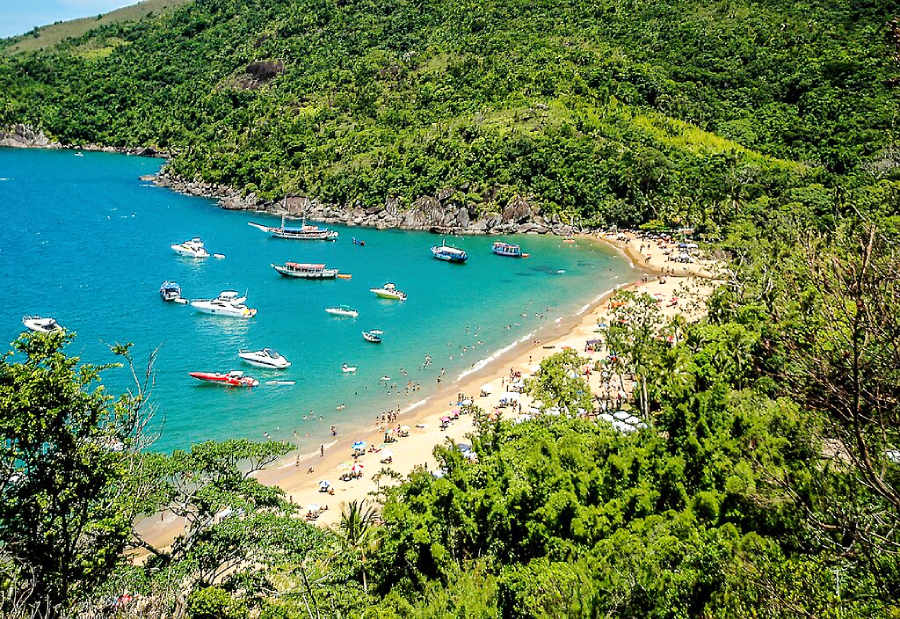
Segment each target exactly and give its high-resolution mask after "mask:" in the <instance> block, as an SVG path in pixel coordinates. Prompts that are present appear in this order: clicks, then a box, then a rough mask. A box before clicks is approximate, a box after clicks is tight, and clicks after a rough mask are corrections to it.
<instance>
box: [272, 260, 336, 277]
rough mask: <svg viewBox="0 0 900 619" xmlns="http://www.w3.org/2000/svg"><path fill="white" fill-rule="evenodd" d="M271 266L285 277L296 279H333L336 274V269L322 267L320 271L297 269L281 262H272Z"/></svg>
mask: <svg viewBox="0 0 900 619" xmlns="http://www.w3.org/2000/svg"><path fill="white" fill-rule="evenodd" d="M272 268H273V269H275V270H276V271H278V272H279V273H280V274H281V275H283V276H285V277H295V278H298V279H334V278H336V277H337V275H338V269H322V270H321V271H297V270H293V269H289V268H287V267H285V266H283V265H281V264H273V265H272Z"/></svg>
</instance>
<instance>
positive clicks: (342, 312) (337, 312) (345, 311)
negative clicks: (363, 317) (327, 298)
mask: <svg viewBox="0 0 900 619" xmlns="http://www.w3.org/2000/svg"><path fill="white" fill-rule="evenodd" d="M325 311H326V312H327V313H329V314H331V315H332V316H347V317H349V318H356V317H357V316H359V312H357V311H356V310H355V309H353V308H351V307H350V306H349V305H338V306H337V307H326V308H325Z"/></svg>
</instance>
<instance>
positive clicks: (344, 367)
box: [341, 363, 357, 374]
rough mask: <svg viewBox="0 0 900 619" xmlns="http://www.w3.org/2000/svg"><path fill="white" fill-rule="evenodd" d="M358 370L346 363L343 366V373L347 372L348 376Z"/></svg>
mask: <svg viewBox="0 0 900 619" xmlns="http://www.w3.org/2000/svg"><path fill="white" fill-rule="evenodd" d="M356 369H357V368H356V366H355V365H348V364H346V363H345V364H344V365H342V366H341V371H342V372H345V373H348V374H349V373H351V372H355V371H356Z"/></svg>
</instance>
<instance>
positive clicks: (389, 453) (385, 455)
mask: <svg viewBox="0 0 900 619" xmlns="http://www.w3.org/2000/svg"><path fill="white" fill-rule="evenodd" d="M381 457H382V458H393V457H394V452H393V451H391V450H390V449H382V450H381Z"/></svg>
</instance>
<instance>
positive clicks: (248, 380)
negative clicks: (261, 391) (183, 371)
mask: <svg viewBox="0 0 900 619" xmlns="http://www.w3.org/2000/svg"><path fill="white" fill-rule="evenodd" d="M190 375H191V376H192V377H193V378H196V379H197V380H202V381H205V382H208V383H218V384H220V385H225V386H226V387H256V386H257V385H258V384H259V381H258V380H256V379H255V378H252V377H250V376H244V373H243V372H241V371H239V370H231V371H230V372H228V373H227V374H220V373H218V372H191V373H190Z"/></svg>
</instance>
